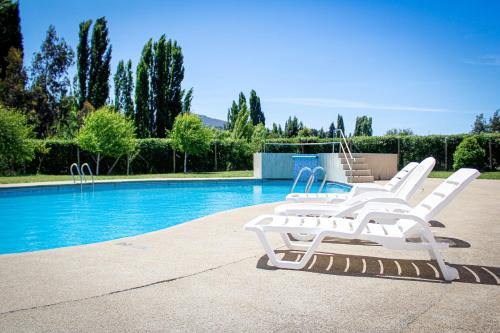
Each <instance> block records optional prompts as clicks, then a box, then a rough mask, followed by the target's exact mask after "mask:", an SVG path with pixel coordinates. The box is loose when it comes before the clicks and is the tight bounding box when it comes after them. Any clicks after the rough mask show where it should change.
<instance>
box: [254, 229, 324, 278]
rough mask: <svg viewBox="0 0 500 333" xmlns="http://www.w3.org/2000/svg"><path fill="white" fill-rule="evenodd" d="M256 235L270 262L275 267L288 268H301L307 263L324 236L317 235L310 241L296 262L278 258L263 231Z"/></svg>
mask: <svg viewBox="0 0 500 333" xmlns="http://www.w3.org/2000/svg"><path fill="white" fill-rule="evenodd" d="M257 236H258V237H259V240H260V242H261V243H262V246H263V247H264V250H265V251H266V254H267V256H268V257H269V260H270V261H271V263H272V264H273V265H274V266H276V267H279V268H289V269H301V268H303V267H304V266H305V265H306V264H307V262H308V261H309V260H310V259H311V257H312V255H313V254H314V251H316V249H317V248H318V246H319V244H320V243H321V240H322V239H323V238H324V236H321V235H317V236H316V237H315V239H314V240H313V242H312V243H311V246H310V247H309V249H308V250H307V251H306V253H304V256H303V257H302V259H300V260H299V261H298V262H296V261H288V260H279V259H278V257H277V256H276V253H275V252H274V250H273V249H272V247H271V244H269V241H268V240H267V238H266V235H265V233H264V232H263V231H257Z"/></svg>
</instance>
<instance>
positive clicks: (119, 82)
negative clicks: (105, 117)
mask: <svg viewBox="0 0 500 333" xmlns="http://www.w3.org/2000/svg"><path fill="white" fill-rule="evenodd" d="M114 82H115V110H116V111H118V112H121V113H123V114H125V116H126V117H128V118H129V119H132V118H133V116H134V103H133V100H132V90H133V88H134V82H133V81H132V61H130V60H129V61H128V62H127V65H126V67H125V63H124V62H123V60H120V61H119V62H118V66H117V67H116V72H115V76H114Z"/></svg>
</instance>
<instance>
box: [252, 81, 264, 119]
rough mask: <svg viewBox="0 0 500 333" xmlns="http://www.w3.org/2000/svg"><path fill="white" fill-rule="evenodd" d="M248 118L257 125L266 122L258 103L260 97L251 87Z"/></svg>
mask: <svg viewBox="0 0 500 333" xmlns="http://www.w3.org/2000/svg"><path fill="white" fill-rule="evenodd" d="M249 102H250V118H251V119H252V123H253V124H254V125H257V124H259V123H262V124H263V125H265V124H266V118H265V117H264V113H263V112H262V108H261V105H260V98H259V97H258V96H257V93H256V92H255V90H253V89H252V91H250V100H249Z"/></svg>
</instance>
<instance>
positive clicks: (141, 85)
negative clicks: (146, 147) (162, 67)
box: [134, 39, 153, 138]
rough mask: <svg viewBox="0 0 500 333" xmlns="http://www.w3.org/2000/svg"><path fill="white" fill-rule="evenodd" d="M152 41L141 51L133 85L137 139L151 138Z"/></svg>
mask: <svg viewBox="0 0 500 333" xmlns="http://www.w3.org/2000/svg"><path fill="white" fill-rule="evenodd" d="M152 43H153V42H152V40H151V39H150V40H149V41H148V42H147V43H146V45H144V48H143V49H142V55H141V59H140V61H139V64H138V65H137V71H136V84H135V118H134V120H135V126H136V128H137V136H138V137H139V138H148V137H150V136H151V129H152V125H151V119H152V118H153V117H152V114H153V110H152V108H151V104H152V103H151V99H150V89H149V88H150V68H151V61H152V53H151V52H152V51H151V48H152Z"/></svg>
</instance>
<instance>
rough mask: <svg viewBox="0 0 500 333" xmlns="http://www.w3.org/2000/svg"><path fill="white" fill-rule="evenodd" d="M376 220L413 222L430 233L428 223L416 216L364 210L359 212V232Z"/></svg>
mask: <svg viewBox="0 0 500 333" xmlns="http://www.w3.org/2000/svg"><path fill="white" fill-rule="evenodd" d="M376 219H394V220H403V219H405V220H412V221H415V222H417V223H418V224H420V225H421V226H422V228H423V229H424V230H426V231H430V229H429V225H428V223H427V221H425V220H424V219H422V218H420V217H419V216H417V215H415V214H410V213H404V212H388V211H383V210H368V209H366V208H364V209H362V210H360V211H359V214H358V218H357V220H358V221H360V222H361V223H360V224H359V227H358V229H360V228H361V229H360V231H359V232H361V231H362V230H363V229H364V228H365V227H366V225H367V223H368V222H370V221H371V220H376Z"/></svg>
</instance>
